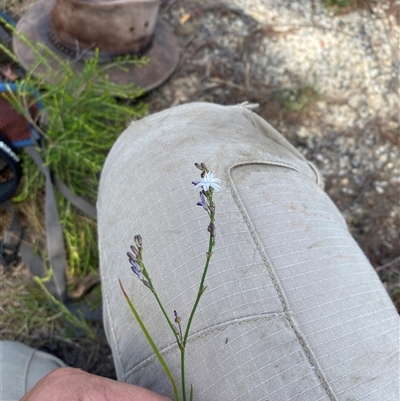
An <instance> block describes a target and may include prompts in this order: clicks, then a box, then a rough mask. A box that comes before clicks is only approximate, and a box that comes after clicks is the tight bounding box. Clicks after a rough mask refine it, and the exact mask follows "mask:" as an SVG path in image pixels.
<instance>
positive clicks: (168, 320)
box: [140, 261, 181, 344]
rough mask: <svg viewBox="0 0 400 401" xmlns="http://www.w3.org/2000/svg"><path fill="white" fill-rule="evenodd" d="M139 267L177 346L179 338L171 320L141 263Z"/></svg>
mask: <svg viewBox="0 0 400 401" xmlns="http://www.w3.org/2000/svg"><path fill="white" fill-rule="evenodd" d="M140 267H141V268H142V272H143V275H144V276H145V277H146V279H147V281H148V282H149V285H150V290H151V292H152V293H153V295H154V297H155V298H156V301H157V303H158V306H159V307H160V309H161V312H162V313H163V315H164V317H165V319H166V321H167V322H168V325H169V327H170V329H171V331H172V333H174V336H175V339H176V341H177V343H178V344H179V343H181V341H180V340H179V336H178V334H177V333H176V331H175V326H174V325H173V324H172V322H171V320H170V318H169V316H168V314H167V312H166V311H165V309H164V307H163V305H162V303H161V301H160V298H159V297H158V294H157V292H156V289H155V288H154V286H153V282H152V281H151V278H150V276H149V274H148V273H147V270H146V267H145V265H144V263H143V261H142V262H140Z"/></svg>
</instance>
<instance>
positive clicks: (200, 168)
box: [194, 163, 203, 170]
mask: <svg viewBox="0 0 400 401" xmlns="http://www.w3.org/2000/svg"><path fill="white" fill-rule="evenodd" d="M194 165H195V166H196V167H197V168H198V169H199V170H203V167H201V166H200V164H199V163H194Z"/></svg>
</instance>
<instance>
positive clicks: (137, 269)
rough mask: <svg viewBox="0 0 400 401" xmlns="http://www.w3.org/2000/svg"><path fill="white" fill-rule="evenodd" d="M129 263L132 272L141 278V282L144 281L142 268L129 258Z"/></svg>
mask: <svg viewBox="0 0 400 401" xmlns="http://www.w3.org/2000/svg"><path fill="white" fill-rule="evenodd" d="M128 256H129V255H128ZM129 263H130V264H131V269H132V271H133V272H134V273H135V274H136V275H137V276H138V277H139V279H140V280H142V281H143V280H144V277H143V274H142V271H141V270H140V266H139V265H138V264H137V263H136V261H135V260H133V259H132V258H129Z"/></svg>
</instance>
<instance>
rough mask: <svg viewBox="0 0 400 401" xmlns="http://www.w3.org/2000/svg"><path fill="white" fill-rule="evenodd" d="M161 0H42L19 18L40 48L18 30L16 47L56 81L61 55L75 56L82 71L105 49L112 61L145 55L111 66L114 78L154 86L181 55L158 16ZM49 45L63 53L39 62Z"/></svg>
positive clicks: (28, 64) (26, 61) (104, 58)
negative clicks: (139, 61) (142, 63)
mask: <svg viewBox="0 0 400 401" xmlns="http://www.w3.org/2000/svg"><path fill="white" fill-rule="evenodd" d="M158 3H159V2H158V0H91V1H87V0H86V1H85V0H39V1H38V2H37V3H35V5H34V6H33V7H32V9H31V10H30V11H29V12H28V13H27V14H26V15H25V16H23V17H22V18H21V19H20V21H19V22H18V24H17V30H18V31H19V32H21V33H22V34H23V35H25V37H26V38H27V39H29V41H30V42H31V43H33V44H36V43H41V44H43V45H44V46H35V48H34V49H32V47H31V46H30V45H29V44H28V43H26V41H25V40H23V39H21V38H20V37H19V36H18V35H14V39H13V47H14V52H15V54H16V56H17V57H18V59H19V60H20V63H21V64H22V66H23V67H24V68H26V69H27V70H29V69H31V68H33V67H34V74H35V75H37V76H40V77H42V78H43V79H44V80H48V81H53V80H54V79H55V78H54V77H55V76H57V72H58V71H59V70H60V68H61V66H60V63H59V62H58V61H57V58H60V59H62V60H70V61H71V65H72V67H73V69H74V70H75V71H76V72H80V71H82V69H83V67H84V62H85V59H88V58H90V57H93V55H94V53H95V48H98V49H99V51H100V62H101V63H104V65H107V63H110V62H112V61H113V60H115V57H118V56H124V55H127V54H132V55H139V56H141V55H143V56H146V57H148V58H149V60H150V61H149V62H148V64H146V65H145V66H143V67H139V66H137V65H135V64H134V63H131V62H130V63H129V62H128V63H126V64H125V65H124V68H120V67H118V66H115V67H111V68H108V69H107V75H108V77H109V79H110V81H111V82H114V83H116V84H121V85H127V84H132V83H134V84H135V85H136V86H139V87H141V88H142V89H144V90H146V91H149V90H151V89H154V88H155V87H157V86H159V85H160V84H162V83H163V82H164V81H165V80H166V79H167V78H168V77H169V76H170V75H171V74H172V72H173V71H174V69H175V68H176V66H177V64H178V61H179V46H178V42H177V39H176V37H175V36H174V34H173V32H172V30H171V29H170V28H169V27H168V25H167V24H166V23H165V22H164V21H163V20H162V19H161V18H160V17H159V16H158ZM43 48H44V49H46V48H47V49H49V50H50V51H51V52H53V53H54V54H55V55H56V56H57V57H54V58H50V59H48V60H47V61H48V63H50V64H51V69H52V70H53V72H54V73H55V74H49V69H48V66H46V65H41V64H40V63H39V64H38V59H39V57H40V53H41V54H43V55H45V54H46V52H45V51H44V50H43Z"/></svg>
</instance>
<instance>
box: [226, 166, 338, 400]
mask: <svg viewBox="0 0 400 401" xmlns="http://www.w3.org/2000/svg"><path fill="white" fill-rule="evenodd" d="M252 164H254V165H255V164H259V165H260V164H262V165H266V164H267V165H268V164H269V165H273V166H278V167H279V166H280V167H284V168H288V169H290V170H294V171H296V172H297V173H300V172H299V170H297V169H296V168H295V167H294V166H291V165H286V164H285V163H276V162H273V163H268V162H267V163H266V162H265V161H263V162H258V161H254V162H246V163H243V164H235V165H234V166H231V167H230V168H229V170H228V174H227V175H228V176H229V182H227V186H229V187H230V188H229V190H230V191H231V194H232V197H233V199H234V201H235V203H236V206H237V208H238V209H239V211H240V214H241V215H242V218H243V220H244V222H245V224H246V226H247V228H248V230H249V232H250V235H251V237H252V239H253V241H254V244H255V246H256V248H257V251H258V253H259V254H260V256H261V259H262V261H263V264H264V266H265V268H266V269H267V272H268V275H269V277H270V279H271V281H272V284H273V286H274V287H275V291H276V293H277V294H278V297H279V300H280V302H281V305H282V308H283V314H284V316H285V318H286V320H287V322H288V324H289V326H290V328H291V329H292V331H293V333H294V334H295V336H296V338H297V340H298V341H299V343H300V345H301V348H302V349H303V352H304V354H305V355H306V357H307V360H308V362H309V363H310V365H311V366H312V367H313V370H314V371H315V374H316V375H317V377H318V379H319V381H320V383H321V385H322V386H323V388H324V389H325V391H326V393H327V395H328V397H329V399H330V400H332V401H337V398H336V397H335V395H334V394H333V391H332V389H331V387H330V386H329V383H328V381H327V379H326V378H325V376H324V374H323V372H322V369H321V367H320V366H319V364H318V362H317V361H316V359H315V357H314V356H313V355H312V351H311V349H310V347H309V346H308V345H307V344H306V342H305V340H304V338H303V336H302V335H301V333H300V330H299V329H298V328H297V327H296V325H295V323H294V320H293V317H292V316H291V314H290V309H289V306H288V304H289V303H288V301H287V299H286V298H285V295H284V291H283V289H282V287H281V285H280V283H279V280H278V278H277V277H276V275H275V273H274V271H273V268H272V263H271V261H270V260H269V258H268V256H267V254H266V252H265V250H264V247H263V246H262V244H261V240H260V239H259V237H258V234H257V232H256V230H255V227H254V226H253V224H252V222H251V219H250V217H249V215H248V214H247V211H246V207H245V206H244V204H243V202H242V200H241V198H240V195H239V193H238V191H237V189H236V186H235V183H234V181H233V178H232V171H233V170H234V169H235V168H236V167H240V166H241V165H252Z"/></svg>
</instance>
